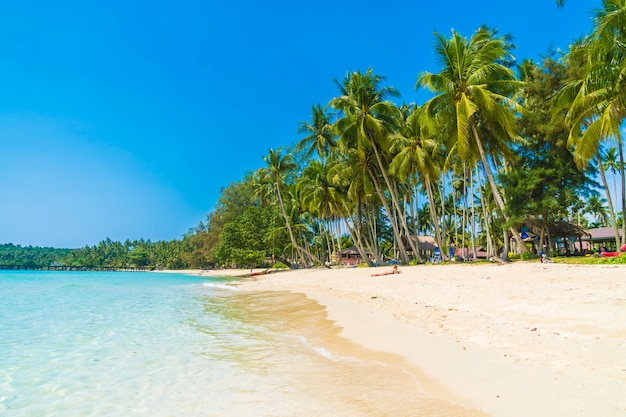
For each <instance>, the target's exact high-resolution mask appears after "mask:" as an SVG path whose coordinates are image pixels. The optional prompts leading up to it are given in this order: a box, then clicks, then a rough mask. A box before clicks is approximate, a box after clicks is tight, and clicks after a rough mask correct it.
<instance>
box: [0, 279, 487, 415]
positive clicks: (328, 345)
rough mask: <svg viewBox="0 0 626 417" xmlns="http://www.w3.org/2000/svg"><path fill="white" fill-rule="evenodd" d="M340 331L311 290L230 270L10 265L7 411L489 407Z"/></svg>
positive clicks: (4, 301)
mask: <svg viewBox="0 0 626 417" xmlns="http://www.w3.org/2000/svg"><path fill="white" fill-rule="evenodd" d="M338 332H339V329H337V328H336V327H335V326H334V325H333V323H332V322H330V321H328V320H327V319H326V316H325V312H324V310H323V308H322V307H321V306H319V305H318V304H316V303H314V302H311V301H310V300H308V299H306V298H305V297H304V296H301V295H297V294H290V293H277V292H275V293H248V292H244V291H241V290H239V288H237V287H236V285H233V282H232V281H231V280H227V279H214V280H210V281H209V280H207V279H200V278H198V277H191V276H185V275H173V274H154V273H82V272H65V273H55V272H30V271H29V272H25V271H20V272H6V271H5V272H1V273H0V351H1V352H2V355H0V414H2V415H3V416H7V417H18V416H19V417H39V416H48V415H50V416H52V415H54V416H61V417H74V416H75V417H79V416H81V417H83V416H121V415H123V416H157V417H158V416H163V417H165V416H167V417H171V416H181V417H183V416H185V417H194V416H203V417H204V416H226V417H228V416H268V417H269V416H272V417H274V416H276V417H280V416H285V417H287V416H321V415H333V416H339V417H342V416H384V415H389V416H418V415H419V416H422V415H429V416H438V415H441V416H443V415H478V414H471V413H469V411H470V410H465V409H463V408H461V407H458V406H455V405H453V404H450V403H447V402H445V401H443V400H440V399H435V398H431V397H429V396H428V395H426V394H425V393H424V392H422V390H421V387H420V384H419V382H418V381H417V380H416V378H415V376H414V375H413V374H412V373H410V372H407V371H406V370H404V369H402V367H398V366H397V365H390V364H389V363H387V362H385V361H382V362H381V361H379V360H371V359H358V358H357V357H355V355H353V353H355V352H357V351H358V348H357V347H352V346H348V345H347V344H346V343H345V341H344V342H341V340H340V338H338V336H337V334H338Z"/></svg>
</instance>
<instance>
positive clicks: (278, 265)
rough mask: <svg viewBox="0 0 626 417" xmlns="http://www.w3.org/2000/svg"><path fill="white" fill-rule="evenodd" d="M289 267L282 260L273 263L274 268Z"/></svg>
mask: <svg viewBox="0 0 626 417" xmlns="http://www.w3.org/2000/svg"><path fill="white" fill-rule="evenodd" d="M288 268H289V267H288V266H287V265H285V264H284V263H282V262H276V263H275V264H274V265H272V269H288Z"/></svg>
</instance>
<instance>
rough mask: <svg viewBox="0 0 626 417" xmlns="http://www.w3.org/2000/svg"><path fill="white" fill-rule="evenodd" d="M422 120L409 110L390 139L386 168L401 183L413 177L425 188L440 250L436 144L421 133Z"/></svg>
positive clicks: (417, 111) (416, 113)
mask: <svg viewBox="0 0 626 417" xmlns="http://www.w3.org/2000/svg"><path fill="white" fill-rule="evenodd" d="M422 120H423V119H422V114H421V111H420V110H419V109H413V110H412V111H411V112H410V114H409V115H408V116H407V118H406V121H405V123H404V124H403V126H402V129H401V130H399V131H397V132H396V133H394V134H393V135H392V136H391V139H392V142H393V145H392V148H391V149H392V151H395V156H394V158H393V160H392V161H391V164H390V165H389V172H390V173H391V174H393V175H395V176H398V178H400V180H404V181H407V180H408V179H409V178H410V177H411V176H413V175H415V176H417V177H419V178H420V179H421V183H422V184H423V185H424V187H425V188H426V195H427V197H428V202H429V207H430V215H431V221H432V222H433V226H434V230H435V240H436V242H437V245H438V246H439V247H440V248H443V244H442V243H443V241H442V238H441V232H440V230H439V221H438V219H437V213H436V209H435V207H436V206H435V199H434V195H433V187H432V185H433V181H434V180H435V179H436V178H438V177H439V171H440V170H439V167H438V166H437V165H436V164H435V162H436V160H437V156H438V151H439V146H438V145H439V144H438V143H437V141H436V140H435V139H432V138H429V137H427V135H426V133H425V132H423V131H422V127H423V126H422ZM418 259H419V258H418Z"/></svg>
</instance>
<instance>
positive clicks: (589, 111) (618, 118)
mask: <svg viewBox="0 0 626 417" xmlns="http://www.w3.org/2000/svg"><path fill="white" fill-rule="evenodd" d="M603 6H604V8H603V9H601V10H599V11H598V12H597V13H596V17H595V27H594V30H593V33H592V34H591V35H590V36H588V37H587V38H585V39H584V40H583V41H581V42H578V43H577V44H575V45H574V46H573V47H572V48H571V50H570V52H569V53H568V55H567V61H568V63H569V64H570V66H571V67H580V68H581V71H580V73H579V74H576V76H575V77H573V79H572V80H571V81H570V82H568V83H567V84H566V85H565V86H564V87H563V89H562V90H561V91H560V92H559V94H558V95H557V98H556V100H555V103H556V107H557V109H561V108H564V107H566V108H567V118H566V122H567V123H568V124H569V125H570V126H571V131H570V136H569V139H568V143H569V145H570V146H572V147H573V148H574V156H575V158H576V162H577V164H578V165H579V167H581V168H585V167H586V166H587V164H588V163H589V162H590V161H593V160H595V159H597V157H598V153H599V152H600V146H601V144H602V142H603V141H606V140H611V139H615V140H616V142H617V145H618V151H619V161H620V164H621V166H620V174H621V177H622V190H621V194H622V195H621V206H622V241H621V243H622V244H624V243H626V221H624V217H623V216H624V215H625V214H626V176H625V175H624V174H625V172H624V153H623V141H622V132H621V126H622V123H623V121H624V119H626V82H625V81H624V80H626V51H625V50H624V44H626V27H625V25H624V21H626V0H604V1H603Z"/></svg>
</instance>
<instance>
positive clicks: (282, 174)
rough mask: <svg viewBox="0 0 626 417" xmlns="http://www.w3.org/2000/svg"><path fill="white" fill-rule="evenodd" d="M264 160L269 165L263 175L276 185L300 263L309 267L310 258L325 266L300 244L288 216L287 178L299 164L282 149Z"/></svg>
mask: <svg viewBox="0 0 626 417" xmlns="http://www.w3.org/2000/svg"><path fill="white" fill-rule="evenodd" d="M263 160H264V161H265V163H266V164H267V167H266V168H261V170H262V171H261V175H264V176H265V177H266V178H268V179H271V180H272V182H273V183H274V191H275V192H276V197H277V199H278V203H279V207H280V212H281V213H282V215H283V218H284V219H285V225H286V227H287V231H288V232H289V239H290V240H291V245H292V246H293V248H294V250H296V252H297V253H298V257H299V258H300V261H301V262H302V264H303V265H308V264H309V262H307V257H308V258H309V259H311V260H313V261H315V262H317V263H319V264H321V265H323V262H321V261H320V260H319V259H317V257H316V256H314V255H313V254H312V253H310V252H309V251H308V250H307V249H305V248H303V247H302V246H300V245H299V244H298V241H297V240H296V236H295V234H294V231H293V225H292V224H291V216H289V215H288V214H287V210H286V209H285V201H284V198H283V189H284V188H285V178H286V177H287V176H288V175H289V174H290V173H292V172H293V171H294V170H295V169H296V168H297V164H296V163H295V162H294V161H293V158H292V156H291V154H290V153H286V154H285V155H283V154H282V148H278V149H277V150H274V149H270V150H269V153H268V155H267V156H265V157H264V158H263Z"/></svg>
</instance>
